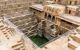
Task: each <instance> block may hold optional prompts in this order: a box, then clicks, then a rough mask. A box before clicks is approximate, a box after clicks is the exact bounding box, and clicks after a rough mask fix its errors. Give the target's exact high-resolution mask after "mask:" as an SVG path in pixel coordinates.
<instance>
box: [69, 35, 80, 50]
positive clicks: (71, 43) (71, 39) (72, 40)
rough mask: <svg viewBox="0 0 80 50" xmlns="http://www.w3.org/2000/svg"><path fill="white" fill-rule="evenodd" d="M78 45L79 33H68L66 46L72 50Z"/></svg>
mask: <svg viewBox="0 0 80 50" xmlns="http://www.w3.org/2000/svg"><path fill="white" fill-rule="evenodd" d="M79 46H80V34H74V35H70V37H69V42H68V47H69V48H71V49H72V50H75V49H76V48H78V47H79Z"/></svg>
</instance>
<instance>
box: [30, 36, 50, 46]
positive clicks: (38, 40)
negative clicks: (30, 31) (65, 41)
mask: <svg viewBox="0 0 80 50" xmlns="http://www.w3.org/2000/svg"><path fill="white" fill-rule="evenodd" d="M30 39H31V40H32V41H33V42H34V43H35V44H36V45H37V46H39V47H40V46H41V45H43V44H45V43H46V42H48V41H49V40H48V39H46V38H45V37H40V36H38V35H36V36H31V37H30Z"/></svg>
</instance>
